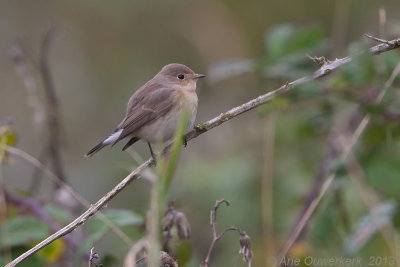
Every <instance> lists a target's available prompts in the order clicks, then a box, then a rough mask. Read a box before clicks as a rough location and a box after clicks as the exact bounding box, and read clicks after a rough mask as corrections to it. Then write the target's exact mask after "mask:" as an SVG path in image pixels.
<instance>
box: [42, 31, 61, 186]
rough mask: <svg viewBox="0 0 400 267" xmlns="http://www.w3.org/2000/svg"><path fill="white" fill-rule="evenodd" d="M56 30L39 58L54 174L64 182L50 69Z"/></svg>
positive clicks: (47, 37) (44, 43) (47, 36)
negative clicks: (52, 43)
mask: <svg viewBox="0 0 400 267" xmlns="http://www.w3.org/2000/svg"><path fill="white" fill-rule="evenodd" d="M54 34H55V29H54V28H51V29H49V30H48V31H47V32H46V34H45V35H44V37H43V40H42V43H41V48H40V56H39V67H40V75H41V77H42V80H43V87H44V92H45V95H46V100H47V106H48V110H47V123H48V131H49V135H50V136H49V144H48V145H49V156H50V159H51V160H52V163H53V167H54V172H55V173H56V175H57V176H58V177H59V178H60V179H61V180H63V181H65V175H64V170H63V165H62V162H61V154H60V149H59V148H60V123H59V121H60V115H59V109H58V101H57V96H56V90H55V87H54V82H53V78H52V76H51V72H50V68H49V53H50V45H51V42H52V40H53V39H54Z"/></svg>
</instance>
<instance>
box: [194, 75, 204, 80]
mask: <svg viewBox="0 0 400 267" xmlns="http://www.w3.org/2000/svg"><path fill="white" fill-rule="evenodd" d="M204 77H206V75H204V74H195V75H193V79H200V78H204Z"/></svg>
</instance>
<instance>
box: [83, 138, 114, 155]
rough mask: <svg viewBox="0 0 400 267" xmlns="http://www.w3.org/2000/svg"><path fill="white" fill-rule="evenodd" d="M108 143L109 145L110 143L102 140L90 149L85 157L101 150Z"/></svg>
mask: <svg viewBox="0 0 400 267" xmlns="http://www.w3.org/2000/svg"><path fill="white" fill-rule="evenodd" d="M106 145H108V143H105V142H104V141H102V142H100V143H99V144H97V145H96V146H95V147H93V148H92V149H90V151H89V152H88V153H86V155H85V158H89V157H91V156H92V155H93V154H94V153H96V152H97V151H99V150H100V149H102V148H103V147H105V146H106Z"/></svg>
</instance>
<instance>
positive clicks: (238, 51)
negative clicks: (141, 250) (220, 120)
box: [0, 0, 400, 266]
mask: <svg viewBox="0 0 400 267" xmlns="http://www.w3.org/2000/svg"><path fill="white" fill-rule="evenodd" d="M380 9H381V10H383V9H384V10H385V12H386V20H385V21H384V25H383V24H382V22H381V24H380V21H379V10H380ZM381 12H382V11H381ZM398 14H400V4H399V2H398V1H396V0H393V1H373V0H365V1H346V0H338V1H313V0H312V1H311V0H310V1H290V0H284V1H259V0H250V1H212V0H209V1H194V0H189V1H188V0H186V1H183V0H171V1H121V0H120V1H99V0H97V1H75V0H71V1H41V0H38V1H20V0H14V1H8V0H7V1H2V2H1V3H0V36H1V39H0V120H3V121H4V120H6V119H7V120H10V121H12V124H11V127H12V129H13V130H14V131H15V132H16V133H17V135H18V142H17V144H15V146H16V147H18V148H20V149H22V150H24V151H27V152H28V153H30V154H32V155H33V156H35V157H39V156H40V154H41V153H42V152H43V148H44V147H45V144H47V142H48V138H49V137H48V136H49V135H48V129H47V125H46V123H45V121H44V120H40V112H43V109H45V104H44V103H45V100H44V99H45V98H44V93H43V84H42V81H41V79H40V76H39V74H38V71H37V60H38V56H39V46H40V42H41V40H42V38H43V35H44V33H45V32H47V31H48V30H49V28H51V27H54V28H55V31H56V34H55V38H54V40H53V42H52V43H51V48H50V57H49V64H50V69H51V73H52V77H53V79H54V85H55V90H56V94H57V96H58V100H59V109H60V118H61V120H60V122H61V125H62V126H61V129H62V131H61V144H60V149H61V155H62V162H63V166H64V169H65V173H66V178H67V181H68V183H69V184H70V185H71V186H72V187H73V188H74V189H75V190H76V192H78V193H79V194H81V195H82V196H84V197H85V198H86V199H87V200H88V201H89V202H91V203H94V202H96V201H97V200H98V199H99V198H100V197H101V196H103V195H104V194H105V193H106V192H107V191H108V190H110V189H111V188H112V187H113V186H114V185H116V184H117V183H118V182H119V181H120V180H121V179H122V178H123V177H125V175H127V174H128V173H129V171H130V170H132V169H133V168H134V167H135V166H137V165H138V164H139V163H140V162H141V161H143V160H144V159H147V158H148V156H149V152H148V150H147V146H146V145H145V144H143V143H138V144H135V145H134V147H133V149H132V150H131V151H129V153H126V152H121V145H119V144H118V145H116V146H115V147H113V148H111V149H110V148H105V149H104V150H102V151H101V152H100V153H98V154H96V155H95V156H94V157H93V158H90V159H89V160H88V159H85V158H84V157H83V155H84V154H85V153H86V152H87V151H88V150H89V149H90V148H91V147H92V146H93V145H95V144H96V143H97V142H98V141H100V140H101V139H102V138H103V137H105V136H106V135H108V134H109V132H110V131H111V130H113V129H114V127H115V126H116V125H117V124H118V123H119V122H120V120H121V119H122V117H123V115H124V112H125V106H126V103H127V101H128V99H129V97H130V95H131V94H132V93H133V92H134V91H135V90H136V89H137V88H139V87H140V86H141V85H142V84H144V83H145V82H146V81H147V80H148V79H150V78H152V77H153V75H154V74H155V73H157V72H158V71H159V70H160V69H161V67H162V66H164V65H166V64H168V63H172V62H178V63H183V64H186V65H188V66H190V67H191V68H192V69H193V70H195V71H196V72H198V73H204V74H206V75H207V78H206V79H203V80H200V81H199V82H198V91H197V92H198V96H199V111H198V116H197V120H196V122H197V123H200V122H203V121H206V120H208V119H211V118H212V117H214V116H216V115H219V114H220V113H221V112H224V111H226V110H228V109H229V108H231V107H234V106H237V105H239V104H241V103H244V102H245V101H247V100H250V99H251V98H254V97H256V96H258V95H260V94H263V93H265V92H267V91H269V90H272V89H274V88H277V87H279V86H280V85H282V84H284V83H285V82H286V81H290V80H293V79H296V78H299V77H301V76H303V75H307V74H310V73H312V71H313V70H316V69H317V65H315V64H314V63H312V62H311V61H310V60H309V59H308V58H307V54H309V55H311V56H321V55H324V56H327V57H328V58H330V59H334V58H335V57H344V56H347V55H351V54H352V53H354V51H356V50H360V49H362V48H363V47H365V45H366V44H368V45H371V44H372V43H371V42H370V41H368V40H365V39H366V38H365V37H363V34H364V33H370V34H372V35H375V36H381V37H386V38H391V37H396V36H397V37H398V36H399V34H400V19H399V16H398ZM16 40H19V42H20V43H22V44H23V48H24V52H25V55H26V57H27V62H28V66H29V69H28V72H30V73H32V75H33V76H34V78H35V80H36V82H37V97H38V98H39V100H40V103H41V104H40V105H39V106H36V107H32V105H31V104H30V102H29V93H28V92H27V90H26V88H25V86H24V84H23V81H22V80H21V77H20V76H19V75H18V74H17V73H16V68H15V64H14V62H13V61H12V59H11V57H10V48H11V47H12V45H13V44H14V42H15V41H16ZM382 58H385V59H382ZM397 60H398V52H397V53H396V52H391V53H390V54H389V56H382V57H381V58H380V60H377V59H376V58H369V57H368V58H364V59H362V60H360V62H361V63H360V64H357V63H355V64H354V65H351V66H350V67H347V69H346V70H344V71H342V72H341V71H339V72H338V73H335V74H333V75H332V78H327V79H324V80H322V81H321V82H319V83H312V84H308V85H305V86H302V87H300V88H296V89H294V92H293V93H291V94H289V95H287V96H283V97H279V98H278V100H276V101H273V103H270V104H267V105H265V106H263V107H261V108H259V109H257V110H254V111H250V112H247V113H246V114H244V115H241V116H240V117H237V118H235V119H233V120H231V121H229V122H227V123H225V124H223V125H221V126H220V127H217V128H215V129H213V130H212V131H210V132H208V133H206V134H204V135H201V136H200V137H199V138H196V139H194V140H192V141H191V142H190V143H189V145H188V147H187V148H185V149H183V150H182V154H181V158H180V161H179V164H178V167H177V172H176V174H175V175H174V178H173V182H172V185H171V188H170V193H169V195H168V200H173V201H175V206H176V208H177V209H178V210H181V211H183V212H185V214H186V216H187V218H188V220H189V222H190V224H191V229H192V236H191V239H190V242H186V243H185V244H183V246H184V247H185V249H186V250H185V249H183V250H184V252H182V255H184V256H182V258H185V260H182V266H198V264H199V263H200V262H201V261H202V260H203V259H204V257H205V255H206V253H207V249H208V246H209V244H210V241H211V228H210V226H209V211H210V209H211V208H212V207H213V205H214V203H215V201H216V200H217V199H221V198H225V199H226V200H229V201H230V203H231V205H230V206H229V207H222V208H221V209H220V210H219V216H218V229H220V230H221V229H223V228H225V227H229V226H231V225H234V226H237V227H239V228H240V229H243V230H244V231H246V233H247V234H248V235H249V236H250V237H251V238H252V248H253V252H254V260H253V266H270V265H271V264H272V263H273V261H274V259H275V258H274V257H275V256H277V253H278V252H279V251H280V249H281V248H282V246H283V244H284V242H285V241H286V239H287V238H288V236H289V234H290V232H291V229H292V227H293V225H294V224H295V223H296V221H297V219H298V216H299V214H300V212H301V210H302V206H303V204H304V203H305V199H306V197H307V196H308V195H309V194H310V193H309V192H310V189H311V188H312V186H313V185H314V183H315V180H314V179H315V178H314V177H315V176H316V174H317V171H318V169H319V168H320V165H321V163H322V158H323V157H324V155H325V154H326V153H327V152H328V151H329V145H328V137H329V136H330V133H331V132H332V131H334V130H335V127H337V125H340V124H341V122H343V123H345V122H346V120H347V119H348V117H349V116H350V114H351V113H352V111H353V110H354V109H355V108H356V107H357V106H358V105H360V102H361V101H360V99H362V97H360V96H363V95H364V94H365V92H366V91H368V90H372V89H375V90H380V89H381V88H382V86H383V83H384V81H385V80H386V79H387V78H388V77H389V75H390V73H391V71H392V70H393V68H394V66H395V65H396V64H397V63H398V61H397ZM357 62H358V61H357ZM382 66H383V67H382ZM395 82H397V85H398V80H396V81H395ZM394 85H396V83H394ZM389 93H390V97H389V100H387V101H384V105H383V107H382V105H381V106H380V108H370V109H365V111H366V112H367V111H368V112H372V114H373V116H372V120H371V124H370V125H369V127H368V128H367V131H366V133H365V134H364V135H363V136H362V138H361V140H360V142H359V145H357V147H356V150H355V152H354V154H355V158H357V159H358V161H357V162H358V163H359V166H360V169H361V170H362V173H363V175H362V177H363V178H364V180H363V185H364V187H362V188H364V189H365V188H367V189H368V190H367V189H365V190H364V191H362V190H361V191H360V188H359V187H357V185H355V183H354V182H352V181H353V180H352V179H351V177H350V175H349V171H348V170H347V168H346V167H345V164H341V163H340V162H338V161H334V165H335V164H336V165H335V168H336V169H335V170H338V172H339V174H340V175H339V177H338V179H337V180H335V182H334V185H333V186H332V188H331V190H330V191H328V193H327V194H326V195H325V196H324V198H323V200H322V202H321V203H320V206H319V208H318V209H317V211H316V213H315V214H314V216H313V217H312V219H311V221H310V223H309V225H308V227H307V230H306V231H305V232H304V233H303V235H302V236H301V238H300V240H299V241H298V242H297V243H296V245H295V246H294V248H293V250H292V251H291V254H290V255H291V256H292V257H297V258H304V257H307V256H315V257H317V256H319V257H334V258H337V257H340V256H344V255H345V256H346V257H347V256H348V257H362V259H363V260H365V262H367V261H368V259H369V257H371V256H381V257H385V256H387V257H390V256H393V255H392V252H391V251H392V250H391V248H393V246H394V244H396V242H394V241H393V240H387V239H385V237H384V235H382V234H381V233H380V232H379V230H382V229H385V231H389V232H390V233H391V235H390V236H392V237H396V236H397V234H398V230H399V228H398V227H399V224H398V222H397V221H396V218H397V217H396V214H397V210H398V206H397V203H398V200H399V193H400V180H399V179H400V160H399V156H400V152H399V151H400V150H399V145H400V143H399V133H400V131H399V130H400V128H399V125H398V117H396V116H394V117H393V116H392V117H390V116H383V115H382V114H384V113H385V112H384V111H385V110H388V109H390V111H391V112H392V113H393V112H394V113H395V111H396V110H397V106H398V104H399V95H398V92H397V91H396V89H393V90H390V92H389ZM361 104H362V103H361ZM41 110H42V111H41ZM392 113H390V114H392ZM35 114H36V115H38V114H39V117H35ZM385 114H386V113H385ZM35 118H36V119H35ZM37 118H39V119H37ZM332 164H333V163H332ZM337 165H340V166H337ZM49 166H50V165H49ZM34 169H35V168H34V167H33V166H31V165H30V164H28V163H27V162H26V161H25V160H23V159H21V158H18V157H15V156H11V162H9V163H4V164H3V165H2V173H3V175H2V176H3V180H4V181H3V183H4V187H5V188H6V190H8V191H10V192H14V193H15V192H17V193H18V194H22V195H25V196H28V197H31V198H33V199H37V200H39V201H40V203H42V204H43V206H46V207H47V210H52V211H53V213H54V212H55V211H54V210H57V209H61V208H54V207H58V206H57V205H56V204H54V201H53V198H54V190H53V188H54V187H53V183H52V182H51V181H50V180H49V179H48V178H46V177H42V178H41V179H39V180H35V182H34V183H35V184H36V183H38V184H39V186H38V187H39V188H37V189H36V190H35V192H34V193H32V192H30V190H31V188H32V177H33V173H34ZM150 188H151V186H150V183H149V182H148V181H145V180H138V181H135V182H134V183H132V184H131V185H129V187H128V188H126V189H125V190H124V191H123V192H122V193H121V194H119V195H118V196H117V197H116V198H115V199H113V200H112V201H111V202H110V203H109V205H108V207H107V209H118V210H127V211H130V212H131V213H130V214H131V216H133V215H132V214H134V216H136V218H144V217H145V216H146V214H147V211H148V208H149V191H150ZM371 191H372V192H371ZM362 194H364V195H365V194H366V195H367V196H370V195H373V196H378V197H379V201H378V202H377V204H376V205H375V206H373V207H368V205H366V204H365V202H363V200H362V196H361V195H362ZM382 205H383V206H382ZM385 205H386V206H385ZM52 206H53V208H51V207H52ZM374 208H377V209H379V208H381V210H383V213H384V215H382V216H386V217H387V218H388V221H387V222H386V223H384V224H383V225H382V226H381V227H378V226H376V225H375V224H374V223H373V222H372V223H371V220H370V221H368V218H369V217H368V216H369V215H370V210H371V209H374ZM61 210H62V209H61ZM79 210H80V211H82V210H83V208H82V207H80V208H79V209H78V213H76V212H77V211H74V212H75V213H74V212H71V211H68V212H67V211H66V212H65V213H62V214H61V215H63V216H64V217H63V216H59V217H56V218H57V220H58V221H59V222H60V223H61V224H65V223H67V222H69V221H70V220H71V219H72V218H73V216H74V215H73V214H79ZM381 210H379V211H381ZM50 213H51V212H50ZM53 213H51V214H53ZM58 215H60V214H58ZM22 216H23V217H24V218H26V217H29V216H31V214H30V213H29V211H26V210H22V211H21V209H19V208H18V207H12V206H11V205H10V206H9V216H8V220H12V219H15V218H18V217H21V218H22ZM386 217H385V218H386ZM93 220H94V221H95V220H96V219H93ZM363 220H364V221H366V224H367V227H368V226H371V225H372V226H371V227H372V229H373V231H372V232H371V233H369V234H366V235H367V237H366V240H364V241H365V242H361V245H359V246H358V247H357V245H354V244H353V243H352V242H355V241H354V240H353V239H354V238H356V237H359V236H357V233H358V232H357V231H361V232H362V231H363V229H364V228H362V222H363ZM6 223H7V222H6V221H4V220H3V221H2V224H3V225H5V224H6ZM35 223H37V225H40V223H38V222H35ZM97 223H98V224H100V223H101V222H97ZM368 223H370V224H368ZM22 225H25V224H22ZM122 225H123V224H122ZM360 225H361V226H360ZM35 227H37V229H41V230H42V232H41V233H42V235H41V234H40V233H39V234H38V235H36V236H35V235H33V236H32V237H27V238H24V237H22V238H21V241H20V242H19V243H18V242H17V243H16V244H14V245H15V246H14V249H13V252H14V253H15V255H14V256H16V255H17V254H18V253H19V252H21V251H24V250H25V249H27V248H29V247H30V246H31V245H32V244H34V243H35V240H36V241H37V240H40V239H41V238H42V237H45V236H46V235H47V234H48V233H50V232H51V231H50V229H47V228H46V226H45V225H40V226H35ZM3 229H6V228H3ZM28 229H29V228H28ZM122 229H123V230H124V231H126V233H128V234H129V235H130V237H131V238H132V239H134V240H137V239H138V238H140V236H141V235H142V234H143V226H141V225H139V226H137V225H134V223H132V225H129V223H128V225H124V226H123V227H122ZM369 229H371V228H369ZM93 231H94V230H93V229H90V222H88V223H87V224H85V225H84V226H83V227H82V229H81V230H79V231H78V233H74V234H75V236H77V237H76V238H77V239H78V240H80V242H81V244H82V247H81V250H82V251H84V252H87V251H88V249H90V248H91V247H93V246H95V248H96V251H97V252H98V253H99V254H100V257H101V260H100V262H103V263H104V265H105V266H122V261H123V258H124V256H125V254H126V253H127V251H128V250H129V246H127V245H126V244H125V243H124V242H122V241H121V239H120V238H119V237H117V236H116V235H115V234H114V233H112V232H110V231H104V232H102V234H101V235H99V236H96V237H93ZM27 232H28V233H27V234H29V231H27ZM2 233H3V235H2V236H4V232H2ZM362 233H364V234H365V232H362ZM364 237H365V236H364ZM188 243H190V244H189V245H188ZM352 246H353V247H352ZM397 246H398V243H397ZM5 247H6V246H5V245H4V244H3V245H2V249H3V251H4V249H5ZM54 247H55V248H54V251H56V252H51V251H50V252H48V254H49V255H50V256H48V255H47V254H41V255H36V256H35V257H33V258H31V259H29V260H28V261H27V262H26V263H25V264H26V266H44V265H45V264H48V265H54V266H58V265H60V266H61V263H60V262H62V261H61V259H63V257H64V256H63V253H62V252H63V251H64V250H63V249H64V247H62V245H58V247H57V246H54ZM60 247H61V248H60ZM188 247H190V249H188ZM396 248H397V251H399V247H396ZM188 250H191V253H189V252H188ZM238 250H239V242H238V238H237V236H236V235H235V234H233V233H228V234H227V235H226V236H225V237H224V238H223V239H221V240H220V241H219V242H218V244H217V246H216V249H215V251H214V253H213V255H212V257H211V265H212V266H245V264H244V263H243V262H242V260H241V256H239V255H238ZM60 251H61V252H60ZM82 251H81V252H80V253H82ZM52 253H53V254H52ZM57 253H58V254H57ZM189 254H190V255H189ZM69 255H70V256H69V257H70V259H74V260H73V262H74V264H75V266H79V265H80V264H82V266H87V263H84V262H83V261H82V260H81V258H80V257H76V256H75V254H74V253H72V255H71V253H70V254H69ZM77 258H78V259H77ZM3 259H4V257H3ZM178 260H179V258H178ZM64 264H65V257H64ZM398 264H400V262H398V263H397V265H398ZM21 266H25V265H23V264H22V265H21ZM379 266H388V265H379Z"/></svg>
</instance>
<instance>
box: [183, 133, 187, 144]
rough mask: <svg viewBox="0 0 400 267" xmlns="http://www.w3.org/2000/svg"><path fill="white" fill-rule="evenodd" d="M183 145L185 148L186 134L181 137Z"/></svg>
mask: <svg viewBox="0 0 400 267" xmlns="http://www.w3.org/2000/svg"><path fill="white" fill-rule="evenodd" d="M183 145H184V146H185V147H186V146H187V138H186V134H185V135H184V136H183Z"/></svg>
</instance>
